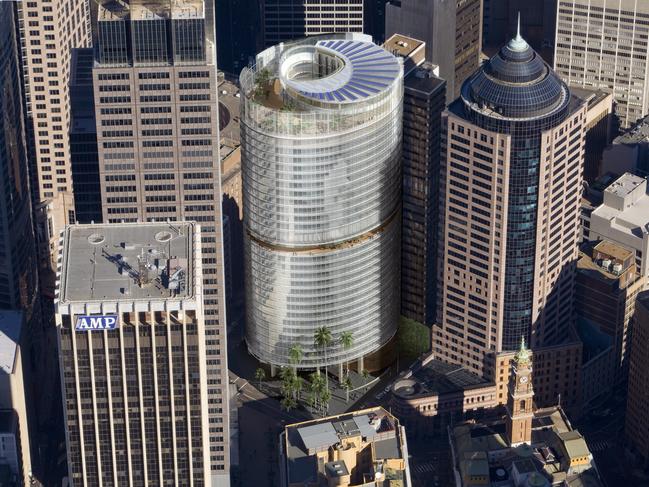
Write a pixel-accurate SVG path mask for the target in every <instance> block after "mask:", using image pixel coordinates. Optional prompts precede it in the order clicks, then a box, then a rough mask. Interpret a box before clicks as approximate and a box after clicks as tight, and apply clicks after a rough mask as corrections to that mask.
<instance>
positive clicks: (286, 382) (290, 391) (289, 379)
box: [279, 367, 297, 404]
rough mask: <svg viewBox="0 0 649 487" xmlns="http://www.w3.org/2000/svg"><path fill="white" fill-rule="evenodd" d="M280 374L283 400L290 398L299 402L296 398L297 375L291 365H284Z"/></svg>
mask: <svg viewBox="0 0 649 487" xmlns="http://www.w3.org/2000/svg"><path fill="white" fill-rule="evenodd" d="M279 374H280V377H281V378H282V400H283V401H284V400H289V399H290V400H291V401H293V402H295V403H296V404H297V401H296V399H295V396H296V394H297V376H296V375H295V372H293V369H291V368H289V367H283V368H282V369H281V370H280V373H279Z"/></svg>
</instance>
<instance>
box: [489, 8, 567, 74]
mask: <svg viewBox="0 0 649 487" xmlns="http://www.w3.org/2000/svg"><path fill="white" fill-rule="evenodd" d="M482 17H483V24H482V25H483V27H482V41H483V45H484V46H485V48H496V49H497V48H499V47H500V46H502V45H503V44H504V43H505V42H507V41H508V40H509V38H510V36H511V35H512V33H514V32H516V29H517V26H518V22H519V18H520V25H521V32H522V33H523V34H524V35H525V40H526V41H527V42H528V43H529V44H530V46H532V48H533V49H534V50H535V51H537V52H538V53H540V54H541V56H542V57H543V59H545V60H546V61H547V62H548V63H551V61H552V56H553V54H554V49H553V46H554V35H555V31H556V17H557V0H527V1H526V0H484V5H483V16H482Z"/></svg>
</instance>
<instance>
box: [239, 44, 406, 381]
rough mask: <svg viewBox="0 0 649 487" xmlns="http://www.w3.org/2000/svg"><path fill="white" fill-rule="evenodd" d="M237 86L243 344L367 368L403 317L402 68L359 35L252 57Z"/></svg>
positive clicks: (257, 351)
mask: <svg viewBox="0 0 649 487" xmlns="http://www.w3.org/2000/svg"><path fill="white" fill-rule="evenodd" d="M241 89H242V96H241V99H242V104H241V107H242V111H241V143H242V177H243V206H244V212H243V215H244V232H245V244H244V247H245V266H246V284H245V285H246V315H247V318H246V326H247V329H246V341H247V344H248V349H249V350H250V352H251V353H252V354H253V355H255V357H257V358H258V359H259V360H260V361H262V362H265V363H270V364H271V365H282V366H286V365H289V363H290V361H289V350H290V349H291V347H293V346H294V345H298V346H300V347H301V349H302V351H303V359H302V361H301V363H300V364H298V366H299V367H305V368H315V367H322V366H324V365H325V363H327V364H329V365H331V364H341V363H343V362H348V361H352V360H355V359H363V358H364V357H367V356H368V355H369V354H372V353H373V352H377V351H379V349H381V348H382V347H384V346H385V345H386V344H388V342H390V340H391V339H392V338H393V337H394V336H395V333H396V328H397V322H398V318H399V240H400V231H399V230H400V228H401V218H400V217H401V205H400V200H401V132H402V127H401V123H402V122H401V113H402V100H403V67H402V63H401V61H400V60H399V59H397V58H396V57H394V56H393V55H392V54H390V53H389V52H387V51H385V50H384V49H382V48H381V47H379V46H377V45H375V44H373V43H372V42H371V40H370V38H369V36H365V35H362V34H343V35H340V36H334V35H332V36H331V37H330V36H326V37H321V38H310V39H307V40H306V41H301V42H297V43H294V44H284V45H280V46H275V47H272V48H269V49H267V50H266V51H264V52H262V53H260V54H259V55H258V56H257V63H256V65H255V66H254V67H253V68H249V69H248V68H247V69H245V70H244V71H243V72H242V73H241ZM323 326H324V327H327V328H329V330H330V332H331V334H332V335H333V338H334V342H333V343H332V344H331V346H329V347H326V348H325V349H322V348H316V347H315V346H314V332H315V331H316V329H318V328H320V327H323ZM343 332H350V333H352V335H353V345H352V346H351V347H349V348H345V347H343V345H342V344H341V343H340V342H339V337H340V336H341V335H342V333H343ZM370 363H371V362H370V361H369V360H368V361H366V362H364V365H365V366H367V367H368V368H372V366H371V365H369V364H370ZM359 365H360V366H363V364H359Z"/></svg>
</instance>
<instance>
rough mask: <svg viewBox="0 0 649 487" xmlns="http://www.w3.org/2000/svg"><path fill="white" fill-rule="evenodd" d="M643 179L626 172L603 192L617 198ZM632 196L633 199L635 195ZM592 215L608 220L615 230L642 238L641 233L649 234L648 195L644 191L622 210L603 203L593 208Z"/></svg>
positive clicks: (627, 192)
mask: <svg viewBox="0 0 649 487" xmlns="http://www.w3.org/2000/svg"><path fill="white" fill-rule="evenodd" d="M644 181H645V180H644V179H643V178H641V177H639V176H634V175H632V174H628V173H627V174H624V175H623V176H620V178H618V179H617V180H616V181H615V182H614V183H613V184H611V185H610V186H609V187H608V188H606V190H605V191H604V192H605V193H609V194H613V195H615V196H616V197H618V198H624V197H625V196H626V195H628V194H629V193H631V192H632V191H633V190H634V189H637V187H638V186H639V185H640V184H642V183H643V182H644ZM633 198H634V199H635V196H634V197H633ZM605 200H606V196H605ZM592 216H597V217H600V218H602V219H604V220H607V221H610V223H611V226H612V227H613V228H614V229H616V230H620V231H623V232H625V233H628V234H630V235H634V236H635V237H638V238H643V235H646V234H649V195H648V194H646V193H645V194H644V195H640V196H639V197H638V198H637V199H636V200H635V202H634V203H633V204H631V205H629V206H627V207H626V208H624V209H622V210H619V209H617V208H614V207H612V206H608V205H607V204H606V203H604V204H602V205H600V206H598V207H597V208H596V209H595V210H593V212H592V215H591V217H592Z"/></svg>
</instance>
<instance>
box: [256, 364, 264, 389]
mask: <svg viewBox="0 0 649 487" xmlns="http://www.w3.org/2000/svg"><path fill="white" fill-rule="evenodd" d="M265 378H266V371H265V370H264V369H262V368H261V367H259V368H258V369H257V370H255V379H257V380H258V381H259V389H261V381H262V380H264V379H265Z"/></svg>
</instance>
